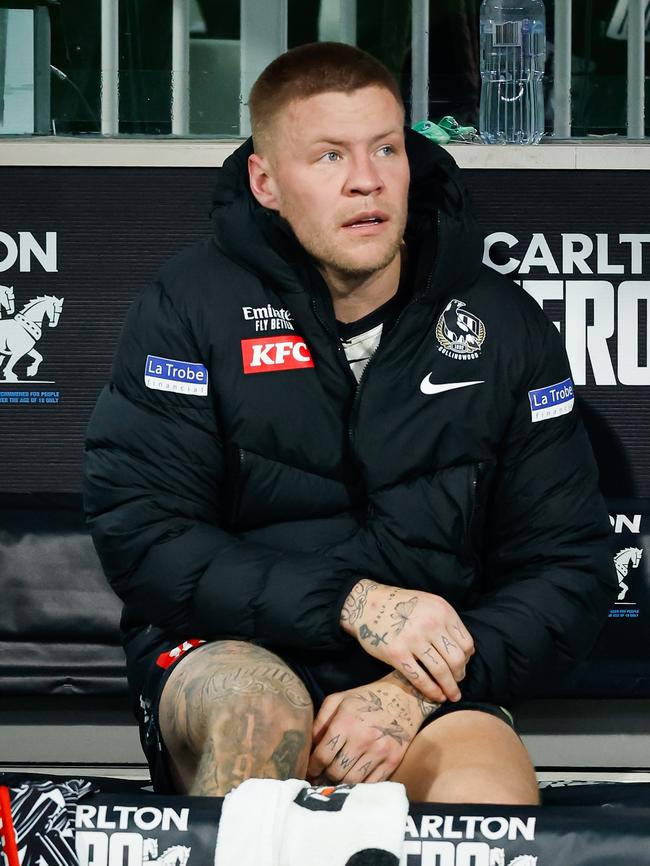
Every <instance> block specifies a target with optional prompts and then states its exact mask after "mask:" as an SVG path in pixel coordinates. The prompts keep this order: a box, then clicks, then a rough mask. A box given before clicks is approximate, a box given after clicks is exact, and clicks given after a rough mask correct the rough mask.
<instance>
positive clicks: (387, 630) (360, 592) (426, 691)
mask: <svg viewBox="0 0 650 866" xmlns="http://www.w3.org/2000/svg"><path fill="white" fill-rule="evenodd" d="M341 626H342V627H343V628H344V629H345V631H347V632H348V634H351V635H353V636H354V637H355V638H356V639H357V640H358V641H359V643H360V644H361V646H362V647H363V648H364V649H365V651H366V652H367V653H369V654H370V655H371V656H374V657H375V658H377V659H380V661H383V662H385V663H386V664H389V665H390V666H391V667H393V668H395V670H396V671H399V672H400V673H401V674H402V675H403V676H404V677H405V678H406V679H407V680H408V681H409V682H410V683H411V685H412V686H413V687H414V688H415V689H417V691H418V692H420V693H421V694H422V695H423V696H424V697H425V698H427V699H428V700H430V701H437V702H439V703H442V702H443V701H445V700H447V698H449V700H452V701H457V700H459V699H460V689H459V688H458V685H457V684H458V683H459V682H461V681H462V680H463V678H464V677H465V668H466V665H467V662H468V661H469V659H470V658H471V656H472V655H473V654H474V642H473V641H472V638H471V635H470V634H469V632H468V631H467V629H466V628H465V626H464V625H463V623H462V621H461V619H460V617H459V616H458V614H457V613H456V611H455V610H454V609H453V607H452V606H451V605H450V604H448V603H447V602H446V601H445V600H444V598H441V597H440V596H438V595H433V593H429V592H420V591H419V590H411V589H401V588H400V587H396V586H385V585H384V584H381V583H373V582H372V581H370V580H367V579H365V578H364V579H363V580H360V581H359V582H358V583H357V584H355V586H354V587H353V588H352V591H351V592H350V594H349V596H348V598H347V599H346V602H345V605H344V606H343V610H342V612H341Z"/></svg>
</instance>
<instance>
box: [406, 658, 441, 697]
mask: <svg viewBox="0 0 650 866" xmlns="http://www.w3.org/2000/svg"><path fill="white" fill-rule="evenodd" d="M395 669H396V670H398V671H400V672H401V673H402V674H404V676H405V677H406V679H407V680H408V681H409V682H410V683H411V685H412V686H414V687H415V688H416V689H417V690H418V691H419V692H420V693H421V694H423V695H424V697H425V698H428V699H429V700H430V701H434V702H435V703H440V704H441V703H443V702H444V701H446V700H447V696H446V694H445V693H444V692H443V691H442V690H441V688H440V686H439V685H438V684H437V683H436V682H434V681H433V680H432V679H431V677H430V676H429V674H428V672H427V671H426V670H425V669H424V668H423V667H421V666H420V665H419V664H418V663H417V661H416V659H415V656H410V657H409V658H408V659H405V660H403V661H401V662H398V663H397V665H396V666H395Z"/></svg>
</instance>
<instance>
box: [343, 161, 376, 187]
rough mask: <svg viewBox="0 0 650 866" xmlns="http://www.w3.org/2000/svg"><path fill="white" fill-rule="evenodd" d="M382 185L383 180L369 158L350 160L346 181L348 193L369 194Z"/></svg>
mask: <svg viewBox="0 0 650 866" xmlns="http://www.w3.org/2000/svg"><path fill="white" fill-rule="evenodd" d="M383 187H384V182H383V181H382V179H381V175H380V174H379V172H378V171H377V167H376V166H375V165H374V163H373V161H372V160H371V159H369V158H368V157H361V158H357V159H355V160H354V161H353V162H352V164H351V166H350V173H349V175H348V179H347V183H346V192H347V193H348V195H371V194H372V193H378V192H380V191H381V190H382V189H383Z"/></svg>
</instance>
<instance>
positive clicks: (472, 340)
mask: <svg viewBox="0 0 650 866" xmlns="http://www.w3.org/2000/svg"><path fill="white" fill-rule="evenodd" d="M464 307H465V301H458V300H456V299H455V298H454V299H453V300H452V301H449V303H448V304H447V306H446V307H445V309H444V312H443V314H442V315H441V316H440V318H439V319H438V324H437V325H436V338H437V340H438V343H439V344H440V345H439V346H438V351H439V352H442V354H443V355H446V356H447V357H448V358H454V360H456V361H473V360H474V359H475V358H478V356H479V354H480V352H481V346H482V345H483V342H484V341H485V335H486V331H485V325H484V324H483V322H482V321H481V320H480V319H479V317H478V316H475V315H474V313H470V311H469V310H467V309H464Z"/></svg>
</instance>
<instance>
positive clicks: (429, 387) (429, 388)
mask: <svg viewBox="0 0 650 866" xmlns="http://www.w3.org/2000/svg"><path fill="white" fill-rule="evenodd" d="M484 382H485V380H484V379H479V380H478V381H476V382H445V383H444V384H441V385H436V384H434V383H433V382H432V381H431V373H429V374H428V375H427V376H425V377H424V379H423V380H422V381H421V382H420V391H422V393H423V394H442V393H443V392H444V391H453V390H454V388H467V387H468V385H483V383H484Z"/></svg>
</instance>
